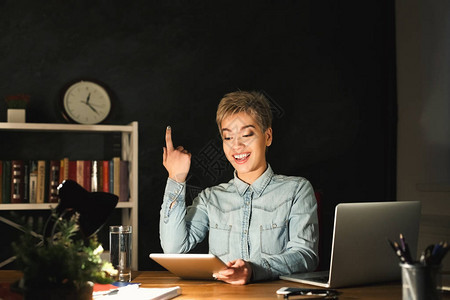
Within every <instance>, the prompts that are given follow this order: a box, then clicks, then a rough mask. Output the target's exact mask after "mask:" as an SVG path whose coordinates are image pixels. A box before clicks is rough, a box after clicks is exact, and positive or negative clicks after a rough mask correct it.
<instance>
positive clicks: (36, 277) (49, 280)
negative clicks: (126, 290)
mask: <svg viewBox="0 0 450 300" xmlns="http://www.w3.org/2000/svg"><path fill="white" fill-rule="evenodd" d="M78 219H79V214H78V213H74V214H73V215H72V216H71V217H69V218H63V217H62V216H58V215H57V214H56V212H55V211H54V210H53V211H52V215H51V217H50V220H51V221H50V222H48V224H47V226H45V227H44V229H43V234H42V235H39V234H36V233H35V232H34V231H32V229H31V227H32V224H31V223H32V222H28V224H26V225H25V226H24V230H25V233H24V234H23V235H22V236H21V237H20V239H19V240H18V241H17V242H14V243H13V245H12V246H13V250H14V252H15V255H16V262H17V264H18V267H19V269H20V270H21V271H22V272H23V278H22V282H21V284H20V285H22V286H23V287H24V288H26V289H34V288H56V287H67V288H75V289H79V288H82V287H83V286H85V285H86V284H87V283H88V282H89V281H91V282H97V283H110V282H112V279H111V276H110V275H111V274H113V273H114V271H115V270H114V268H113V266H112V265H111V264H110V263H109V262H103V261H102V259H101V258H100V254H101V253H102V252H103V248H102V246H101V244H100V243H99V242H98V240H97V236H96V235H95V234H94V235H92V236H91V237H89V238H87V239H84V238H83V237H82V235H81V234H80V232H79V224H78ZM49 224H50V225H49ZM48 227H52V228H51V230H49V228H48ZM48 231H50V232H49V233H48V234H46V232H48Z"/></svg>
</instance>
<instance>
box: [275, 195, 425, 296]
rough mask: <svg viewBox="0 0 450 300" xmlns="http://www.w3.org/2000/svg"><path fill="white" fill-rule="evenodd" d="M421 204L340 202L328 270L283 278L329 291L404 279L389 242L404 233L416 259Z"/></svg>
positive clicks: (335, 217) (403, 202)
mask: <svg viewBox="0 0 450 300" xmlns="http://www.w3.org/2000/svg"><path fill="white" fill-rule="evenodd" d="M419 221H420V202H418V201H395V202H365V203H341V204H338V205H337V206H336V208H335V216H334V231H333V241H332V246H331V248H332V249H331V259H330V268H329V271H324V272H312V273H295V274H290V275H283V276H280V279H284V280H289V281H295V282H300V283H306V284H311V285H316V286H321V287H326V288H336V287H345V286H354V285H362V284H369V283H377V282H386V281H393V280H398V279H400V278H401V273H400V267H399V259H398V257H397V256H396V255H395V253H394V251H393V250H392V248H391V246H390V245H389V243H388V241H387V239H390V240H392V241H398V240H399V235H400V233H402V234H403V235H404V237H405V239H406V242H407V243H408V244H409V247H410V251H411V256H412V257H413V258H416V253H417V240H418V234H419Z"/></svg>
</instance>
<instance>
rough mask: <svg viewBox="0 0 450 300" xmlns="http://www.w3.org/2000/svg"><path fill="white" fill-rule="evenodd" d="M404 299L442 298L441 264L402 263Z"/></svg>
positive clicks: (432, 299)
mask: <svg viewBox="0 0 450 300" xmlns="http://www.w3.org/2000/svg"><path fill="white" fill-rule="evenodd" d="M400 268H401V270H402V299H403V300H440V299H441V291H440V288H441V274H440V271H441V265H431V266H426V265H423V264H418V263H416V264H404V263H401V264H400Z"/></svg>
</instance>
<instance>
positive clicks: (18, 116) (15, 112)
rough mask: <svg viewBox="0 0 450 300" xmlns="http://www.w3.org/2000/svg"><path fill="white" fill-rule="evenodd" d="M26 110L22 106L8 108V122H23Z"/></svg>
mask: <svg viewBox="0 0 450 300" xmlns="http://www.w3.org/2000/svg"><path fill="white" fill-rule="evenodd" d="M25 115H26V111H25V109H23V108H20V109H17V108H8V118H7V119H8V122H11V123H25Z"/></svg>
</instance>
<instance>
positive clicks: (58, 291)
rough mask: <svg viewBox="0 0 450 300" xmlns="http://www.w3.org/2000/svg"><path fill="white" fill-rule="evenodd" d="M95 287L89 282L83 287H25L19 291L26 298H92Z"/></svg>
mask: <svg viewBox="0 0 450 300" xmlns="http://www.w3.org/2000/svg"><path fill="white" fill-rule="evenodd" d="M16 288H17V286H16ZM12 289H14V288H12ZM93 289H94V284H93V283H92V282H87V283H86V284H85V285H84V286H83V287H81V288H75V287H42V288H24V289H18V290H17V291H18V292H20V293H22V294H23V299H24V300H92V291H93Z"/></svg>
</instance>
